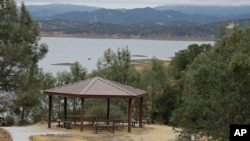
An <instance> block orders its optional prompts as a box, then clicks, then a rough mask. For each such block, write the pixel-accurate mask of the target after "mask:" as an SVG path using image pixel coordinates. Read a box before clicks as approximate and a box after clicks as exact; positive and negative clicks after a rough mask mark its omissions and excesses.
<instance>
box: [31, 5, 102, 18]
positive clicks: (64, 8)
mask: <svg viewBox="0 0 250 141" xmlns="http://www.w3.org/2000/svg"><path fill="white" fill-rule="evenodd" d="M26 7H27V9H28V10H29V12H30V13H31V15H32V16H33V17H35V18H45V17H48V16H54V15H57V14H62V13H67V12H72V11H80V12H83V11H88V12H91V11H95V10H97V9H100V8H97V7H89V6H80V5H70V4H50V5H27V6H26Z"/></svg>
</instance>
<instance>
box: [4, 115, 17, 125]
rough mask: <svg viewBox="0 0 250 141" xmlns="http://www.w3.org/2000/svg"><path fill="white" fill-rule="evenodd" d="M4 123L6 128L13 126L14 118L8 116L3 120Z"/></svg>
mask: <svg viewBox="0 0 250 141" xmlns="http://www.w3.org/2000/svg"><path fill="white" fill-rule="evenodd" d="M4 123H5V124H6V126H12V125H14V124H15V119H14V117H12V116H10V115H8V116H6V117H5V118H4Z"/></svg>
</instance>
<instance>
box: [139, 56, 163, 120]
mask: <svg viewBox="0 0 250 141" xmlns="http://www.w3.org/2000/svg"><path fill="white" fill-rule="evenodd" d="M166 70H167V69H166V66H164V64H163V61H161V60H158V59H157V58H153V59H152V60H151V63H150V65H149V66H146V67H145V68H144V69H143V71H142V72H141V81H140V85H141V86H140V87H141V88H143V89H144V90H147V92H148V96H147V97H146V100H145V103H147V104H145V105H148V107H147V108H148V109H147V111H148V112H149V114H148V115H149V117H150V118H151V119H152V120H153V121H154V120H156V118H157V117H156V116H157V114H158V109H157V108H156V106H157V104H160V103H158V102H159V101H158V97H161V96H162V95H163V91H164V89H165V88H166V84H167V71H166ZM158 108H159V107H158Z"/></svg>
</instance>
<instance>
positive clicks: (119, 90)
mask: <svg viewBox="0 0 250 141" xmlns="http://www.w3.org/2000/svg"><path fill="white" fill-rule="evenodd" d="M43 93H44V94H47V95H64V96H75V97H86V98H87V97H110V98H114V97H119V98H133V97H137V96H143V95H145V94H147V92H146V91H144V90H141V89H136V88H134V87H132V86H128V85H123V84H121V83H118V82H114V81H110V80H106V79H103V78H100V77H94V78H91V79H87V80H83V81H80V82H76V83H72V84H69V85H65V86H61V87H57V88H53V89H49V90H45V91H43Z"/></svg>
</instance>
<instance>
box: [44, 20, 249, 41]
mask: <svg viewBox="0 0 250 141" xmlns="http://www.w3.org/2000/svg"><path fill="white" fill-rule="evenodd" d="M222 24H223V25H225V26H227V27H229V26H231V27H233V26H232V25H237V26H238V28H243V27H247V26H250V19H244V20H237V21H234V22H232V21H227V22H219V23H212V24H205V25H201V24H192V23H182V24H181V23H178V24H156V23H140V24H133V25H117V24H107V23H82V22H72V21H66V20H58V19H57V20H56V19H54V20H46V21H41V22H40V27H41V31H42V33H43V36H70V37H91V38H143V39H182V40H212V39H215V36H216V34H217V33H218V27H219V26H220V25H222ZM231 30H232V28H230V29H228V31H231Z"/></svg>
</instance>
